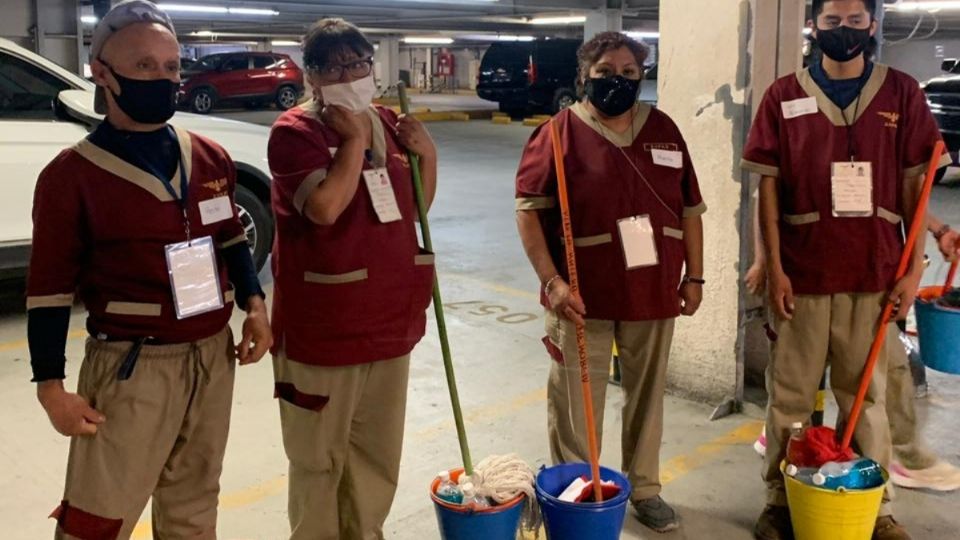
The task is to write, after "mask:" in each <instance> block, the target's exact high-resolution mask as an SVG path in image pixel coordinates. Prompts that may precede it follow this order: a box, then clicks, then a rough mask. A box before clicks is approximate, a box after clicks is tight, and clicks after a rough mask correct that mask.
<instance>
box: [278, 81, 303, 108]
mask: <svg viewBox="0 0 960 540" xmlns="http://www.w3.org/2000/svg"><path fill="white" fill-rule="evenodd" d="M299 98H300V96H299V95H298V93H297V89H296V88H294V87H292V86H281V87H280V88H279V89H278V90H277V100H276V101H277V108H278V109H280V110H281V111H285V110H287V109H290V108H292V107H293V106H294V105H296V104H297V100H298V99H299Z"/></svg>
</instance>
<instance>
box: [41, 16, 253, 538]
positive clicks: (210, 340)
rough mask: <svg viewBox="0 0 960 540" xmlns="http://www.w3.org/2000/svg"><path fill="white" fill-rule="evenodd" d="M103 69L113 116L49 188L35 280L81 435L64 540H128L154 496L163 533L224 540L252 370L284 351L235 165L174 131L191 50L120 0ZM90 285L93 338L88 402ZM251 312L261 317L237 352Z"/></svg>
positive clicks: (72, 151)
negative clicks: (222, 490)
mask: <svg viewBox="0 0 960 540" xmlns="http://www.w3.org/2000/svg"><path fill="white" fill-rule="evenodd" d="M90 59H91V67H92V69H93V74H94V80H95V81H96V83H97V86H98V88H97V94H96V103H95V106H96V109H97V111H98V112H100V113H106V119H105V120H104V121H103V122H102V123H101V124H100V125H99V126H98V127H97V128H96V129H95V130H94V131H93V133H91V134H90V136H89V137H87V138H86V139H84V140H82V141H80V142H79V143H78V144H77V145H75V146H73V147H71V148H68V149H67V150H64V151H63V152H61V153H60V155H59V156H57V158H56V159H54V160H53V161H52V162H51V163H50V165H48V166H47V168H46V169H44V171H43V172H42V173H41V175H40V178H39V180H38V181H37V187H36V194H35V199H34V209H33V212H34V230H33V252H32V255H31V261H30V275H29V278H28V282H27V309H28V312H27V314H28V315H27V316H28V334H29V342H30V354H31V363H32V366H33V373H34V379H33V380H34V381H36V382H37V383H38V384H37V394H38V397H39V399H40V403H41V404H42V405H43V407H44V409H45V410H46V412H47V414H48V415H49V417H50V421H51V422H52V423H53V425H54V427H55V428H56V429H57V431H59V432H60V433H62V434H64V435H67V436H70V437H72V440H71V443H70V460H69V464H68V465H67V479H66V490H65V494H64V496H63V501H62V503H61V505H60V507H59V508H57V510H55V512H54V517H56V519H57V530H56V537H57V538H78V539H90V538H104V539H114V538H129V537H130V534H131V532H132V531H133V529H134V527H135V526H136V524H137V520H138V519H139V518H140V514H141V512H142V511H143V507H144V505H146V503H147V500H148V499H149V498H150V497H151V496H152V497H153V519H152V522H153V533H154V536H155V537H156V538H197V539H214V538H216V519H217V494H218V492H219V478H220V471H221V466H222V463H223V454H224V448H225V446H226V442H227V431H228V428H229V424H230V407H231V401H232V395H233V378H234V363H235V358H236V357H237V356H239V360H240V363H241V364H247V363H251V362H256V361H257V360H259V359H260V358H261V357H262V356H263V355H264V354H265V353H266V351H267V349H268V348H269V347H270V345H271V343H272V336H271V334H270V328H269V326H268V323H267V313H266V308H265V306H264V302H263V292H262V290H261V289H260V284H259V282H258V281H257V277H256V271H255V270H254V267H253V261H252V259H251V257H250V251H249V248H248V247H247V242H246V237H245V235H244V232H243V227H242V226H241V224H240V221H239V219H238V218H237V214H236V211H235V209H234V205H233V192H234V186H235V182H236V175H235V171H234V168H233V164H232V162H231V160H230V157H229V156H228V155H227V154H226V152H224V151H223V149H222V148H220V147H219V146H217V145H216V144H214V143H213V142H211V141H209V140H206V139H204V138H202V137H198V136H196V135H193V134H191V133H189V132H186V131H183V130H181V129H178V128H173V127H172V126H170V125H168V124H167V123H166V122H167V120H168V119H169V118H170V117H171V116H172V115H173V112H174V104H175V102H176V93H177V90H178V88H179V82H180V49H179V46H178V44H177V39H176V36H175V34H174V32H173V25H172V24H171V22H170V19H169V18H168V17H167V16H166V14H164V12H163V11H161V10H160V9H159V8H157V6H155V5H154V4H152V3H150V2H147V1H144V0H131V1H129V2H124V3H121V4H118V5H117V6H115V7H114V8H113V9H112V10H111V11H110V12H109V13H108V14H107V15H106V16H105V17H104V18H103V20H102V21H100V24H99V25H98V26H97V28H96V30H95V31H94V35H93V42H92V45H91V47H90ZM230 283H232V284H233V288H231V287H230ZM75 291H79V296H80V299H81V300H82V301H83V303H84V306H85V307H86V308H87V311H88V318H87V329H88V330H89V332H90V338H88V340H87V349H86V355H85V357H84V360H83V364H82V365H81V367H80V375H79V379H78V381H77V393H76V394H72V393H69V392H67V391H66V390H64V387H63V380H62V379H64V376H65V375H64V364H65V361H66V360H65V355H64V351H65V347H66V338H67V329H68V326H69V322H70V310H71V306H72V305H73V301H74V292H75ZM234 301H236V303H237V304H238V305H239V306H241V307H242V308H244V309H246V310H247V313H248V315H247V319H246V321H245V322H244V325H243V340H242V342H241V344H240V345H239V346H238V347H236V348H235V347H234V344H233V340H232V335H231V332H230V329H229V327H228V326H227V322H228V321H229V319H230V313H231V310H232V308H233V304H234ZM252 343H255V347H253V348H251V344H252Z"/></svg>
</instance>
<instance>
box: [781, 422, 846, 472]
mask: <svg viewBox="0 0 960 540" xmlns="http://www.w3.org/2000/svg"><path fill="white" fill-rule="evenodd" d="M799 450H800V452H801V454H802V455H803V459H802V461H801V463H800V464H795V465H797V466H802V467H820V466H822V465H823V464H824V463H827V462H828V461H836V462H837V463H843V462H845V461H852V460H853V459H855V458H856V455H855V454H854V453H853V451H852V450H850V449H849V448H848V449H846V450H843V449H842V448H840V443H839V442H837V432H836V431H834V429H833V428H829V427H826V426H815V427H811V428H808V429H807V431H806V436H805V441H804V445H803V446H802V447H801V448H800V449H799Z"/></svg>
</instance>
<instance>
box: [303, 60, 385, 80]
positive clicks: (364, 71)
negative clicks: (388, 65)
mask: <svg viewBox="0 0 960 540" xmlns="http://www.w3.org/2000/svg"><path fill="white" fill-rule="evenodd" d="M310 69H311V70H312V71H314V72H315V73H316V74H317V75H318V76H319V77H320V80H322V81H324V82H337V81H340V80H343V74H344V72H346V73H349V74H350V76H351V77H353V78H354V79H362V78H364V77H366V76H367V75H370V72H371V71H373V59H372V58H366V59H363V60H358V61H356V62H350V63H348V64H333V65H327V66H324V67H321V68H318V67H311V68H310Z"/></svg>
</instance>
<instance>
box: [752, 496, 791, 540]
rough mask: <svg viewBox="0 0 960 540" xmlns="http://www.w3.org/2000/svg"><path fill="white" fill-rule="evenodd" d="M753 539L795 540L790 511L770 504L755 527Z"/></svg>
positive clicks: (784, 507)
mask: <svg viewBox="0 0 960 540" xmlns="http://www.w3.org/2000/svg"><path fill="white" fill-rule="evenodd" d="M753 537H754V538H756V539H757V540H793V523H791V522H790V509H789V508H787V507H786V506H774V505H772V504H768V505H767V507H766V508H764V509H763V513H762V514H760V519H758V520H757V524H756V525H755V526H754V527H753Z"/></svg>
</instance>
